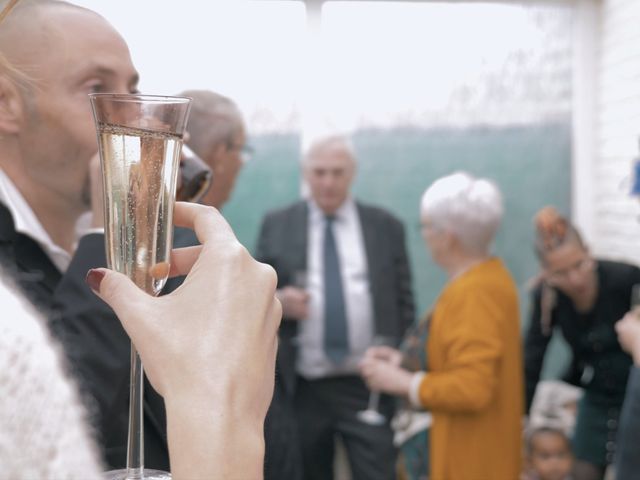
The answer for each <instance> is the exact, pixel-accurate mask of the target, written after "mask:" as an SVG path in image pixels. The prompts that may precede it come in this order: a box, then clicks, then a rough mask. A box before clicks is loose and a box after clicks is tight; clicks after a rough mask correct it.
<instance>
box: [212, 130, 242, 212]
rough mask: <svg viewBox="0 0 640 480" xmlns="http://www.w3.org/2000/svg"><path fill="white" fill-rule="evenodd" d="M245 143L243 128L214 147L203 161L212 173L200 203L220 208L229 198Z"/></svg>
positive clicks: (238, 172) (240, 166)
mask: <svg viewBox="0 0 640 480" xmlns="http://www.w3.org/2000/svg"><path fill="white" fill-rule="evenodd" d="M246 141H247V135H246V132H245V131H244V128H241V129H240V130H238V131H237V132H236V133H235V134H234V135H233V136H232V138H231V140H230V141H228V142H225V143H224V144H222V145H215V146H214V147H213V148H212V150H211V152H210V153H209V154H208V155H206V156H205V157H204V158H203V160H204V161H205V162H206V163H207V165H209V167H211V170H212V171H213V181H212V183H211V187H210V188H209V191H208V192H207V193H206V195H205V196H204V197H203V198H202V201H201V202H202V203H204V204H205V205H209V206H211V207H216V208H222V207H223V206H224V204H225V203H227V201H228V200H229V198H231V192H232V191H233V187H234V186H235V183H236V179H237V178H238V175H239V174H240V170H241V169H242V165H243V160H242V150H243V148H244V146H245V143H246Z"/></svg>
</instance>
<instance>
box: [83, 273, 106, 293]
mask: <svg viewBox="0 0 640 480" xmlns="http://www.w3.org/2000/svg"><path fill="white" fill-rule="evenodd" d="M104 274H105V272H104V270H98V269H95V268H92V269H91V270H89V271H88V272H87V277H86V278H85V279H84V280H85V282H87V284H88V285H89V286H90V287H91V290H93V291H94V292H100V283H101V282H102V279H103V278H104Z"/></svg>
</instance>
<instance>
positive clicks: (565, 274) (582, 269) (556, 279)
mask: <svg viewBox="0 0 640 480" xmlns="http://www.w3.org/2000/svg"><path fill="white" fill-rule="evenodd" d="M593 265H594V262H593V259H592V258H591V257H584V258H582V259H580V260H578V261H577V262H576V263H574V264H573V265H571V266H569V267H567V268H563V269H561V270H556V271H555V272H547V274H546V279H547V281H548V282H549V283H550V284H558V283H562V282H565V281H567V279H568V278H569V275H570V274H571V273H572V272H575V273H588V272H590V271H591V270H592V269H593Z"/></svg>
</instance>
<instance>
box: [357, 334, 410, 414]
mask: <svg viewBox="0 0 640 480" xmlns="http://www.w3.org/2000/svg"><path fill="white" fill-rule="evenodd" d="M375 343H377V345H375ZM401 363H402V353H400V351H399V350H397V349H395V348H393V347H390V346H389V345H388V342H387V344H386V345H385V344H384V343H383V342H380V341H379V340H376V341H374V345H373V346H372V347H370V348H369V349H368V350H367V351H366V352H365V355H364V357H363V358H362V360H361V361H360V374H361V375H362V378H363V379H364V381H365V382H366V384H367V386H368V387H369V389H370V390H371V397H370V399H369V408H367V410H364V411H362V412H359V415H358V418H359V419H360V420H361V421H363V422H365V423H369V424H374V425H375V424H381V423H384V417H382V421H381V418H380V417H381V415H380V413H378V412H377V404H378V401H379V396H380V392H382V393H387V394H390V395H396V396H401V397H408V396H409V389H410V388H411V378H412V376H413V374H412V373H411V372H409V371H407V370H405V369H403V368H402V367H401V366H400V364H401ZM376 414H377V415H376Z"/></svg>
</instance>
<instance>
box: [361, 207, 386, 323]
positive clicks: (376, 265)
mask: <svg viewBox="0 0 640 480" xmlns="http://www.w3.org/2000/svg"><path fill="white" fill-rule="evenodd" d="M356 207H357V208H358V216H359V217H360V228H361V229H362V240H363V242H364V250H365V255H366V257H367V270H368V273H369V291H370V292H371V301H372V304H373V315H374V317H375V323H376V332H378V333H379V332H382V331H384V328H383V326H382V325H381V319H380V315H379V314H378V308H377V299H378V292H380V288H379V287H380V278H381V275H382V274H381V273H380V262H379V258H380V251H381V247H380V232H379V230H378V228H377V225H376V218H375V216H374V215H372V213H371V212H372V211H371V210H369V209H368V208H367V207H365V206H363V205H361V204H360V203H359V202H356Z"/></svg>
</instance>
